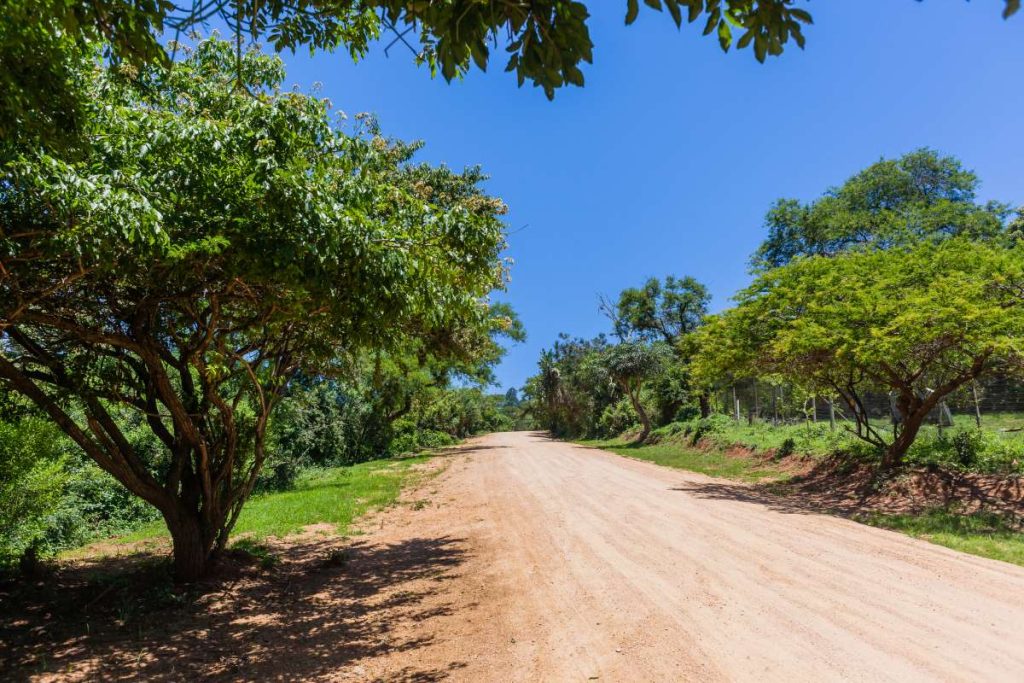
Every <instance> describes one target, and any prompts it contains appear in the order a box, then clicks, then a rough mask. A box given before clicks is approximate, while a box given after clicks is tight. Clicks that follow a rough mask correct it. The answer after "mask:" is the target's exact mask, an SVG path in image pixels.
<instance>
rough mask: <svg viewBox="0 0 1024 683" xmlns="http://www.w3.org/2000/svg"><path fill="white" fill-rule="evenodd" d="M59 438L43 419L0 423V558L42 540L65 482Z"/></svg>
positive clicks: (15, 554)
mask: <svg viewBox="0 0 1024 683" xmlns="http://www.w3.org/2000/svg"><path fill="white" fill-rule="evenodd" d="M63 443H64V441H63V439H62V438H61V437H60V434H59V432H58V431H57V428H56V427H55V426H54V425H53V424H52V423H50V422H48V421H46V420H44V419H42V418H38V417H31V416H28V417H22V418H20V419H17V420H15V421H12V422H0V561H3V562H5V563H6V562H10V561H11V560H13V559H15V558H17V557H18V556H19V555H21V554H22V553H23V552H24V551H25V550H27V549H29V548H39V547H40V546H41V545H42V543H43V538H44V537H45V536H46V533H47V530H48V528H49V526H50V518H51V517H52V515H53V514H54V512H55V511H56V510H57V508H58V506H59V505H60V503H61V498H62V496H63V495H64V489H65V486H66V484H67V477H66V473H65V471H64V459H65V454H64V451H63V449H62V445H63Z"/></svg>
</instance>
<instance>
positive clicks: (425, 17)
mask: <svg viewBox="0 0 1024 683" xmlns="http://www.w3.org/2000/svg"><path fill="white" fill-rule="evenodd" d="M641 4H642V5H643V6H646V7H648V8H650V9H653V10H657V11H659V12H665V13H666V14H667V15H668V16H669V17H670V18H671V20H672V22H673V23H674V24H675V25H676V26H677V27H682V25H683V24H684V23H689V24H696V25H697V26H699V27H700V28H701V29H702V32H703V34H704V35H706V36H707V35H712V34H713V35H714V37H715V39H716V40H717V41H718V43H719V45H720V46H721V48H722V49H723V50H726V51H728V50H729V49H730V48H731V47H733V46H735V47H736V48H737V49H745V48H748V47H749V48H750V49H751V51H752V52H753V53H754V56H755V57H756V58H757V59H758V61H762V62H763V61H764V60H765V58H766V57H767V56H768V55H779V54H782V52H783V50H784V49H785V47H786V46H787V45H788V44H789V42H790V40H792V41H793V42H794V43H796V44H797V45H798V46H799V47H801V48H802V47H803V46H804V43H805V39H804V33H803V32H804V28H805V27H806V26H807V25H809V24H811V23H812V17H811V15H810V13H809V12H808V11H807V10H805V9H803V8H802V7H800V6H798V3H797V2H796V0H643V3H641V2H640V0H625V2H624V5H625V7H624V9H625V20H626V23H627V24H631V23H633V22H634V21H635V20H636V19H637V17H638V16H639V13H640V8H641ZM1019 9H1020V0H1004V3H1003V16H1004V17H1009V16H1010V15H1012V14H1014V13H1016V12H1017V11H1018V10H1019ZM589 17H590V12H589V10H588V3H586V2H581V1H579V0H528V1H527V0H334V1H331V2H327V1H326V0H200V1H197V2H188V3H186V2H181V3H179V2H175V1H174V0H10V1H9V2H8V3H6V4H5V9H4V16H3V17H2V18H0V85H2V86H3V91H4V93H5V97H4V99H3V100H2V101H0V136H9V135H14V134H16V133H17V132H18V131H19V130H20V129H21V127H22V126H24V125H25V124H26V123H31V122H32V121H34V120H38V119H39V118H40V117H43V118H48V119H57V120H64V121H65V122H75V121H77V118H78V117H77V116H76V115H75V114H76V111H77V109H78V108H79V107H80V105H81V104H82V103H81V101H80V100H78V99H77V98H76V97H75V94H76V91H74V90H65V89H64V88H66V86H67V85H68V80H67V76H68V73H67V72H66V69H65V67H64V66H63V63H62V62H63V59H64V57H65V56H66V53H67V51H68V50H72V51H74V50H80V49H82V48H83V46H84V45H86V44H88V43H90V42H92V41H97V40H98V41H102V42H104V43H105V44H106V45H107V46H108V47H107V56H108V57H109V58H110V59H112V60H113V61H128V62H130V63H131V64H133V65H135V66H137V67H138V66H142V65H143V64H154V63H163V64H165V65H166V64H167V63H168V62H169V61H170V55H169V54H168V52H167V50H166V49H165V47H166V43H165V42H163V41H165V40H166V39H168V38H174V37H176V36H179V35H182V34H183V33H187V32H188V31H190V30H193V29H201V28H204V27H206V26H208V25H210V24H211V22H212V24H213V25H216V26H227V27H229V28H230V29H231V30H232V31H233V32H234V33H235V35H236V36H237V40H238V46H239V47H240V45H241V41H242V40H253V41H263V40H266V41H269V43H270V44H271V45H272V46H273V47H274V49H276V50H286V49H290V50H295V49H297V48H299V47H308V48H309V49H310V50H335V49H339V48H344V49H346V50H347V51H348V52H349V53H350V55H351V56H353V57H355V58H358V57H361V56H362V55H365V54H366V52H367V50H368V49H369V47H370V45H371V44H372V43H373V42H374V41H376V40H378V39H382V40H385V41H388V42H389V44H390V45H393V44H394V43H398V42H401V43H404V44H405V45H407V46H408V47H409V48H410V49H411V51H412V52H413V53H414V54H415V58H416V60H417V61H418V62H420V63H424V64H427V65H428V66H429V67H430V70H431V72H432V73H440V74H441V75H442V76H443V77H444V78H445V79H447V80H451V79H453V78H456V77H459V76H461V75H462V74H464V73H466V72H467V71H468V70H469V69H470V68H471V67H472V66H473V65H476V66H477V67H478V68H480V69H486V68H487V66H488V64H489V63H490V61H491V53H492V51H497V50H499V49H500V50H501V52H502V53H504V54H506V55H508V59H507V61H506V62H505V63H504V64H503V67H504V69H505V70H506V71H510V72H514V73H515V75H516V79H517V81H518V83H519V85H522V84H523V83H524V82H526V81H530V82H532V83H533V84H534V85H536V86H539V87H541V88H543V90H544V92H545V94H546V95H547V96H548V97H549V98H551V97H553V96H554V93H555V91H556V90H557V89H558V88H561V87H563V86H565V85H577V86H580V85H583V72H582V71H581V70H580V66H581V65H582V64H583V63H590V62H591V61H592V59H593V43H592V42H591V39H590V30H589V26H588V20H589Z"/></svg>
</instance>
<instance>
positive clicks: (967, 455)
mask: <svg viewBox="0 0 1024 683" xmlns="http://www.w3.org/2000/svg"><path fill="white" fill-rule="evenodd" d="M952 444H953V451H954V453H956V459H957V462H959V463H960V465H962V466H964V467H971V466H972V465H974V464H976V463H977V462H978V454H979V453H980V452H981V450H982V449H983V448H984V446H985V438H984V435H983V434H982V433H981V430H980V429H972V430H967V431H962V432H957V433H956V434H954V435H953V439H952Z"/></svg>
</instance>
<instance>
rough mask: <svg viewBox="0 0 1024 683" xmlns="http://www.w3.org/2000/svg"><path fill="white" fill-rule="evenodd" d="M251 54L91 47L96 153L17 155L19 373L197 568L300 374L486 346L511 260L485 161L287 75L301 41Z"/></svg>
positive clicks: (4, 213)
mask: <svg viewBox="0 0 1024 683" xmlns="http://www.w3.org/2000/svg"><path fill="white" fill-rule="evenodd" d="M240 57H241V59H240V61H239V55H238V54H237V53H236V51H235V49H234V46H233V45H231V44H229V43H226V42H223V41H218V40H208V41H204V42H202V43H200V44H199V45H198V46H197V48H196V49H195V50H194V52H192V53H191V54H188V55H187V56H186V58H185V59H184V60H183V61H181V62H180V63H178V64H177V65H176V66H175V68H174V69H173V70H169V71H168V70H163V69H147V70H143V71H141V72H134V71H132V70H127V71H128V72H127V73H126V68H124V67H122V68H115V69H112V70H111V69H106V68H102V67H98V66H96V65H95V64H94V63H93V62H91V61H90V60H88V59H86V60H83V61H81V62H80V63H79V65H78V67H77V68H80V69H82V73H81V75H80V78H81V79H82V80H83V81H84V82H87V83H88V87H89V97H88V111H87V114H88V115H87V116H86V117H85V118H84V119H83V130H82V135H81V137H80V140H79V142H78V143H77V147H76V149H75V150H74V153H73V154H69V155H61V156H59V157H58V156H50V155H48V154H47V153H46V152H45V151H40V150H39V149H38V148H34V147H32V146H31V145H26V146H25V147H24V148H23V149H22V150H21V151H20V153H19V154H18V155H17V156H16V157H15V160H14V161H12V162H10V163H9V164H8V165H7V166H5V168H4V169H3V173H2V177H0V381H2V382H3V386H4V388H5V389H6V390H14V391H16V392H19V393H20V394H23V395H24V396H25V397H27V398H28V399H29V400H31V401H32V402H33V403H34V404H35V405H36V406H38V408H39V409H40V410H42V411H44V412H45V413H46V414H47V415H48V416H49V417H50V418H51V419H52V420H53V421H54V422H55V423H56V424H57V425H59V426H60V428H61V429H62V430H63V431H64V432H65V433H66V434H67V435H68V436H69V437H70V438H71V439H72V440H73V441H74V442H75V443H76V444H78V446H80V447H81V448H82V449H83V450H84V451H85V452H86V453H87V454H88V456H89V457H90V458H92V459H93V460H95V461H96V463H98V464H99V466H100V467H102V468H103V469H104V470H106V471H107V472H109V473H110V474H111V475H113V476H114V477H115V478H117V480H118V481H120V482H121V483H122V484H124V485H125V486H126V487H127V488H128V489H129V490H130V491H132V492H133V493H134V494H136V495H138V496H140V497H141V498H143V499H144V500H146V501H148V502H149V503H151V504H152V505H154V506H155V507H156V508H157V509H159V511H160V512H161V513H162V515H163V517H164V519H165V520H166V522H167V526H168V529H169V530H170V532H171V536H172V539H173V543H174V565H175V570H176V573H177V575H178V577H179V578H181V579H185V580H191V579H195V578H197V577H199V576H201V575H203V574H204V572H206V570H207V569H208V567H209V566H210V564H211V561H212V560H213V559H214V558H215V556H216V554H217V553H218V552H219V551H220V549H222V548H223V547H224V545H225V542H226V540H227V538H228V534H229V533H230V531H231V528H232V526H233V525H234V523H235V521H236V520H237V519H238V515H239V513H240V511H241V510H242V506H243V504H244V503H245V501H246V499H247V497H248V496H249V495H250V492H251V491H252V489H253V485H254V483H255V481H256V477H257V475H258V473H259V471H260V468H261V466H262V464H263V462H264V460H265V458H266V448H265V437H266V433H267V428H268V423H269V421H270V419H271V416H272V414H273V412H274V410H275V407H276V406H278V405H279V403H280V402H281V400H282V397H283V396H284V395H285V394H286V392H287V390H288V386H289V382H290V380H291V378H293V377H295V376H296V373H299V372H305V373H309V374H316V373H324V372H331V371H332V370H334V369H336V368H337V365H338V359H340V358H344V357H348V356H356V355H358V354H360V353H361V351H362V350H363V349H367V348H372V349H384V350H388V349H402V348H405V345H406V344H407V342H408V340H410V339H412V338H415V339H417V340H418V343H419V344H421V345H422V348H423V350H424V352H425V353H429V354H431V355H432V356H433V357H449V358H453V359H461V360H460V362H461V361H465V362H471V360H472V358H473V357H474V353H475V351H474V348H473V344H474V343H477V342H476V341H473V343H470V344H467V343H462V342H463V341H465V340H480V339H483V338H487V336H488V333H489V331H490V330H491V329H492V328H493V324H494V316H493V315H492V314H491V313H490V312H489V310H488V305H487V303H486V297H487V296H488V294H489V292H491V291H492V290H493V289H494V288H496V287H501V286H502V284H503V282H504V279H505V263H504V261H503V260H502V259H501V257H500V252H501V250H502V248H503V246H504V229H503V225H502V223H501V220H500V215H501V214H502V213H503V212H504V205H503V204H502V203H501V201H500V200H498V199H494V198H491V197H488V196H486V195H485V194H483V193H482V192H481V191H480V189H479V187H478V183H479V181H480V180H481V176H480V174H479V172H478V171H474V170H470V171H467V172H464V173H455V172H453V171H451V170H449V169H447V168H444V167H440V168H436V167H429V166H424V165H415V164H412V163H411V161H410V158H411V156H412V155H413V153H414V151H415V149H416V147H415V146H410V145H406V144H403V143H400V142H396V141H392V140H388V139H385V138H383V137H381V136H380V135H379V133H378V132H377V130H376V128H375V125H374V124H373V122H372V121H370V120H366V119H362V120H360V122H358V123H357V124H355V125H354V126H352V127H349V128H341V127H339V124H336V123H335V121H334V120H333V118H332V116H331V114H330V111H329V104H328V103H327V102H326V101H324V100H321V99H318V98H315V97H311V96H308V95H305V94H301V93H298V92H294V91H291V90H283V89H282V83H283V80H284V69H283V65H282V63H281V62H280V61H279V60H278V59H276V58H272V57H268V56H265V55H263V54H261V53H260V52H258V51H251V52H246V53H243V54H241V56H240ZM239 78H241V82H239ZM481 343H482V342H481ZM453 362H454V361H453ZM132 416H135V418H137V419H138V420H142V421H144V422H145V424H147V425H148V426H149V428H150V429H151V430H152V432H153V434H154V435H155V436H156V437H157V438H158V439H159V440H160V442H161V443H162V444H163V445H164V447H165V448H164V451H163V454H162V455H160V456H157V457H156V459H155V460H154V459H147V456H146V455H145V454H144V453H142V452H140V451H138V450H137V449H135V448H134V447H133V444H132V443H131V442H130V440H129V439H128V438H127V437H126V435H125V433H124V431H123V428H122V426H121V425H122V420H123V419H125V418H131V417H132Z"/></svg>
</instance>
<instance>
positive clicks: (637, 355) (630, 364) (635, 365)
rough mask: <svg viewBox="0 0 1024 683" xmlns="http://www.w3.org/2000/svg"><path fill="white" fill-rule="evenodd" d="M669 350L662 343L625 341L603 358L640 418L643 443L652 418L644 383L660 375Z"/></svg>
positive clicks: (650, 427) (639, 440)
mask: <svg viewBox="0 0 1024 683" xmlns="http://www.w3.org/2000/svg"><path fill="white" fill-rule="evenodd" d="M667 353H668V350H667V349H666V348H665V347H664V346H663V345H660V344H645V343H643V342H622V343H621V344H616V345H615V346H612V347H611V348H609V349H608V350H607V351H606V352H605V357H604V361H605V364H606V365H607V367H608V374H609V376H610V377H611V378H612V379H613V380H614V381H615V383H616V384H618V385H619V387H620V388H621V389H622V391H623V393H624V394H625V395H626V396H627V397H628V398H629V402H630V404H631V405H632V406H633V410H635V411H636V414H637V417H639V418H640V425H641V430H640V434H638V435H637V438H636V440H637V442H638V443H643V442H644V441H646V440H647V437H648V436H649V435H650V433H651V429H652V425H651V418H650V416H649V415H648V414H647V410H646V408H644V405H643V401H642V400H641V398H640V396H641V392H642V391H643V388H644V384H645V383H646V382H647V381H648V380H650V379H651V378H652V377H654V376H655V375H657V374H658V373H659V372H660V371H661V370H662V369H663V368H664V365H665V360H666V356H667Z"/></svg>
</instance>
